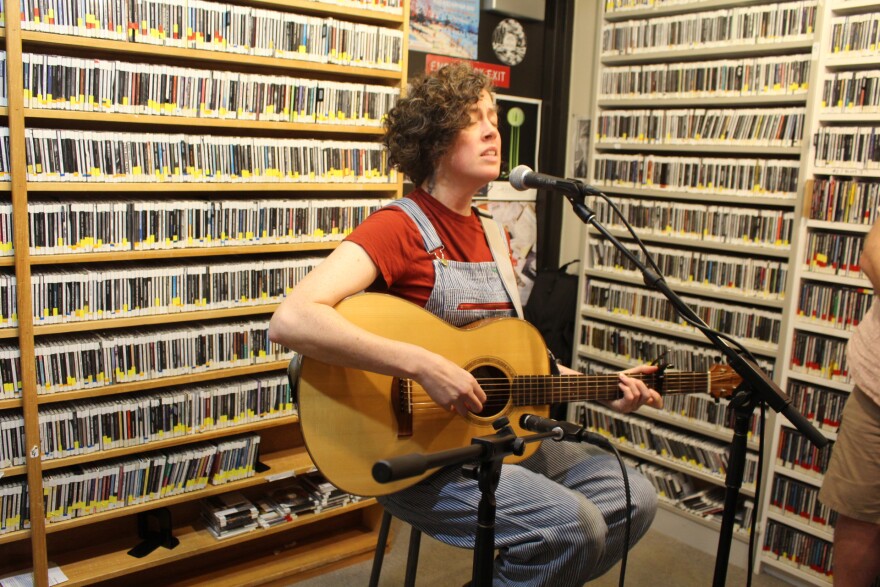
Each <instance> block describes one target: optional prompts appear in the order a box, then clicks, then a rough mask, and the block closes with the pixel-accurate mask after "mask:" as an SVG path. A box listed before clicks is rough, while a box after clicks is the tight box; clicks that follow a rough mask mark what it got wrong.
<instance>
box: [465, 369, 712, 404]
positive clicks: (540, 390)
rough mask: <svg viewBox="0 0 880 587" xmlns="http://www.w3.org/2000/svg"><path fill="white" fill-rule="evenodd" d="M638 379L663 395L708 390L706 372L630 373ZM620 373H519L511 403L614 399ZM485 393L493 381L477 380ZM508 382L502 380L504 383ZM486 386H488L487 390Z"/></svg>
mask: <svg viewBox="0 0 880 587" xmlns="http://www.w3.org/2000/svg"><path fill="white" fill-rule="evenodd" d="M629 376H630V377H632V378H634V379H640V380H642V381H644V382H645V384H646V385H647V386H648V387H651V388H654V389H658V388H660V389H658V391H660V390H661V389H662V393H663V394H672V393H698V392H706V391H709V382H710V378H709V373H685V372H680V373H679V372H667V373H664V374H663V375H662V376H661V377H657V376H656V375H655V374H653V373H650V374H634V375H629ZM619 383H620V376H619V375H618V374H617V373H613V374H608V375H586V376H585V375H561V376H547V375H520V376H517V377H514V379H513V385H512V387H511V389H510V392H511V395H512V396H513V405H515V406H529V405H544V404H552V403H559V402H571V401H585V400H614V399H617V398H619V397H621V396H622V395H623V393H622V392H621V391H620V387H619ZM480 385H481V386H482V387H483V390H484V391H486V393H487V394H491V392H490V390H491V389H492V387H494V386H495V385H497V384H495V383H492V382H491V380H487V381H485V383H484V381H480ZM507 385H508V383H507V382H506V381H505V386H507ZM487 387H488V389H487Z"/></svg>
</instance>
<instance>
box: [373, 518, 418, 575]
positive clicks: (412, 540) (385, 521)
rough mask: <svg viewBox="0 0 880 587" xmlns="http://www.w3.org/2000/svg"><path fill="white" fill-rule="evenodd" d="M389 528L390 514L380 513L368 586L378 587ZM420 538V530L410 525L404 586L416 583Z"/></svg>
mask: <svg viewBox="0 0 880 587" xmlns="http://www.w3.org/2000/svg"><path fill="white" fill-rule="evenodd" d="M389 528H391V514H389V513H388V511H385V512H384V513H383V514H382V524H381V525H380V526H379V542H378V543H377V544H376V554H375V555H374V556H373V570H372V571H371V572H370V587H378V585H379V574H380V573H381V572H382V562H383V561H384V560H385V546H386V545H387V544H388V529H389ZM421 538H422V533H421V531H419V530H416V529H415V528H414V527H412V526H411V527H410V531H409V551H408V553H407V556H406V579H405V582H404V586H405V587H413V586H414V585H415V584H416V568H417V567H418V565H419V544H420V542H421Z"/></svg>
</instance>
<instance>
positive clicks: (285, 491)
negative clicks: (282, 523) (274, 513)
mask: <svg viewBox="0 0 880 587" xmlns="http://www.w3.org/2000/svg"><path fill="white" fill-rule="evenodd" d="M271 498H272V500H273V501H274V502H275V503H277V504H279V505H280V506H281V507H283V508H285V509H286V510H287V512H288V515H289V516H291V517H292V518H295V517H297V516H298V515H300V514H307V513H310V512H314V511H315V506H316V505H317V504H316V503H315V501H314V500H313V499H312V496H311V495H309V493H308V492H307V491H306V490H305V489H303V488H302V486H301V485H300V483H299V480H294V481H292V482H291V483H288V484H285V485H283V486H282V487H279V488H278V489H276V490H275V491H273V492H272V495H271Z"/></svg>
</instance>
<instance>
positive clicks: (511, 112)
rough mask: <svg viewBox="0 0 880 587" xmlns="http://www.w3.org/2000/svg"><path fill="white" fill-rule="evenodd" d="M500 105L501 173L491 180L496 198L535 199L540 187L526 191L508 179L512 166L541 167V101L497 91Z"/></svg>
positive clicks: (496, 98)
mask: <svg viewBox="0 0 880 587" xmlns="http://www.w3.org/2000/svg"><path fill="white" fill-rule="evenodd" d="M495 103H496V104H497V105H498V130H499V132H500V133H501V160H502V161H503V164H502V169H501V177H500V178H499V180H498V181H493V182H492V183H491V184H489V187H488V191H487V196H488V197H489V199H492V200H530V201H535V197H536V196H537V191H536V190H526V191H523V192H520V191H517V190H515V189H513V188H512V187H511V186H510V184H509V183H508V182H507V178H508V176H509V175H510V170H512V169H514V168H515V167H517V166H518V165H527V166H529V167H530V168H531V169H533V170H534V171H538V147H539V140H540V137H541V101H540V100H536V99H534V98H520V97H516V96H504V95H501V94H496V95H495Z"/></svg>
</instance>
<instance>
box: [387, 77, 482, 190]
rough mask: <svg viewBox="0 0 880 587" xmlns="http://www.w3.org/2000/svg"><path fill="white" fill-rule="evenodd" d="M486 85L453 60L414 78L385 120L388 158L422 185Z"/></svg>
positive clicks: (464, 126) (480, 78)
mask: <svg viewBox="0 0 880 587" xmlns="http://www.w3.org/2000/svg"><path fill="white" fill-rule="evenodd" d="M484 90H485V91H487V92H491V91H492V82H491V81H490V80H489V78H488V77H487V76H486V75H485V74H484V73H483V72H481V71H478V70H476V69H474V68H473V67H471V66H470V65H469V64H468V63H452V64H450V65H447V66H445V67H443V68H442V69H440V70H438V71H436V72H434V73H432V74H430V75H427V76H424V77H421V78H418V79H416V80H414V81H413V82H412V84H411V85H410V87H409V92H408V93H407V95H406V97H405V98H401V99H400V100H399V101H398V102H397V105H396V106H394V108H392V109H391V111H390V112H389V113H388V116H387V118H386V119H385V137H384V139H383V142H384V144H385V147H386V148H387V149H388V161H389V163H390V164H391V165H392V166H394V167H396V168H397V169H399V170H400V171H402V172H403V173H405V174H406V175H407V176H409V178H410V179H411V180H412V181H413V183H415V185H417V186H420V185H422V183H423V182H424V181H425V180H426V179H428V178H429V177H431V176H432V175H433V174H434V168H435V166H436V164H437V162H438V161H439V160H440V158H441V157H443V155H445V154H446V152H447V151H448V150H449V147H450V146H451V145H452V143H453V141H455V137H456V136H457V135H458V133H459V131H461V130H462V129H464V128H466V127H467V126H468V125H469V124H470V122H471V115H470V106H471V105H473V104H476V103H477V102H479V101H480V94H481V93H482V92H483V91H484Z"/></svg>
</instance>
